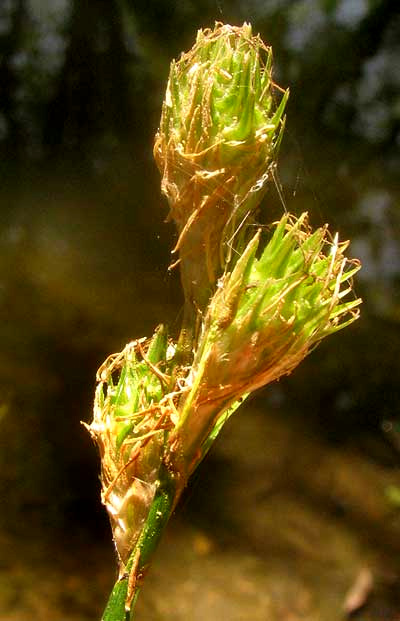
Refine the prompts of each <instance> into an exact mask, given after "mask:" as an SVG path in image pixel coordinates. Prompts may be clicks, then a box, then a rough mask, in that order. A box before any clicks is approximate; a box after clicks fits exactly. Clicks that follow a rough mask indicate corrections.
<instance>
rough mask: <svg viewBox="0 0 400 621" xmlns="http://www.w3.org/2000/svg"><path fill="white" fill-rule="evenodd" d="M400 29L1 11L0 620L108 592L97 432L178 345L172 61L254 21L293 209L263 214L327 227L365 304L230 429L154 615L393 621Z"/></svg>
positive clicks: (86, 0)
mask: <svg viewBox="0 0 400 621" xmlns="http://www.w3.org/2000/svg"><path fill="white" fill-rule="evenodd" d="M398 8H399V7H398V3H397V2H396V1H395V0H386V1H385V0H264V1H261V0H232V2H227V1H224V0H197V1H195V0H181V1H177V2H172V1H167V0H159V1H158V2H157V1H156V0H146V2H143V1H142V0H3V2H2V3H1V4H0V177H1V185H0V317H1V322H0V342H1V347H0V387H1V392H0V497H1V512H0V526H1V533H0V546H1V550H0V558H1V561H0V621H14V620H15V621H25V619H29V620H30V621H32V620H39V619H40V620H45V621H46V620H47V619H52V620H53V621H61V620H62V621H78V620H79V621H89V620H90V619H96V618H99V616H100V611H101V609H102V607H103V604H104V602H105V600H106V597H107V591H108V590H109V588H110V587H111V584H112V581H113V579H114V577H115V566H114V558H113V550H112V545H111V541H110V534H109V527H108V522H107V517H106V515H105V512H104V511H103V509H102V507H101V505H100V501H99V498H98V496H99V482H98V459H97V454H96V451H95V448H94V446H93V445H92V443H91V441H90V438H89V435H88V434H87V433H86V431H85V430H84V428H83V427H82V426H81V425H80V421H81V420H85V421H89V420H90V418H91V407H92V406H91V403H92V397H93V390H94V378H95V373H96V369H97V368H98V367H99V366H100V364H101V363H102V361H103V359H104V358H105V357H106V356H107V355H108V354H109V353H112V352H114V351H119V350H120V349H122V347H123V346H124V345H125V343H126V342H128V341H129V340H131V339H133V338H136V337H140V336H144V335H150V334H151V333H152V331H153V329H154V327H155V326H156V325H157V324H158V323H159V322H161V321H163V322H167V323H168V324H169V325H170V327H171V330H172V331H173V332H174V331H177V330H178V328H179V322H180V320H181V302H182V300H181V293H180V285H179V275H178V274H177V273H172V274H170V273H168V272H167V266H168V264H169V261H170V249H171V248H172V247H173V244H174V240H175V231H174V230H173V228H172V226H171V225H170V224H166V223H165V222H164V220H165V217H166V215H167V207H166V203H165V201H164V199H163V198H162V197H161V194H160V191H159V174H158V171H157V170H156V167H155V164H154V162H153V159H152V144H153V137H154V134H155V131H156V129H157V125H158V121H159V116H160V110H161V103H162V99H163V96H164V91H165V87H166V80H167V76H168V69H169V62H170V60H171V59H172V58H173V57H176V56H178V55H179V54H180V52H181V51H183V50H186V49H188V48H189V47H190V46H191V45H192V43H193V41H194V38H195V34H196V31H197V29H198V28H200V27H207V26H212V25H213V24H214V22H215V20H219V21H224V22H227V23H231V24H241V23H242V22H243V21H250V22H251V23H252V25H253V29H254V32H256V33H257V32H260V34H261V36H262V38H263V39H264V41H265V42H266V43H269V44H271V45H272V46H273V49H274V57H275V80H276V82H277V83H278V84H280V85H282V86H284V87H287V86H289V87H290V90H291V96H290V101H289V105H288V108H287V129H286V135H285V139H284V142H283V145H282V148H281V152H280V162H279V183H278V185H279V184H281V186H282V193H283V196H280V192H279V191H278V189H277V188H276V187H274V186H271V189H270V191H269V193H268V195H267V197H266V199H265V201H264V204H263V213H262V216H261V217H262V218H263V219H267V220H270V219H273V218H276V217H277V216H278V215H279V214H280V213H281V211H282V209H283V208H286V209H288V210H290V211H294V212H295V213H297V214H299V213H300V212H301V211H303V210H308V211H309V213H310V219H311V222H312V223H313V224H314V225H319V224H321V223H324V222H329V223H330V225H331V228H332V230H338V231H339V233H340V236H341V238H350V239H351V240H352V244H351V247H350V255H351V256H356V257H358V258H360V259H361V260H362V263H363V269H362V271H361V272H360V274H359V275H358V276H357V281H356V292H357V294H359V295H361V296H362V297H363V300H364V303H363V306H362V317H361V319H360V320H359V321H358V322H357V323H356V324H354V325H353V326H351V327H350V328H349V329H348V330H345V331H344V332H343V333H339V334H337V335H335V336H333V337H331V338H330V339H328V340H327V342H324V343H323V344H322V345H321V347H319V348H318V349H317V350H316V351H315V352H314V353H313V354H312V355H311V356H310V357H309V358H308V359H307V360H306V361H305V362H304V363H303V364H302V365H301V367H300V368H299V369H297V370H296V372H295V373H294V374H293V375H292V376H291V377H289V378H285V379H284V380H281V381H280V382H279V383H278V384H276V385H273V386H270V387H267V388H266V389H265V390H263V391H261V392H260V393H259V394H258V395H257V396H256V397H255V398H253V399H252V400H251V401H250V403H249V404H248V405H246V406H245V407H243V410H242V411H241V412H240V413H238V414H237V416H236V417H235V418H234V420H232V423H231V424H230V425H229V426H228V428H227V430H226V432H224V434H222V437H221V439H220V440H219V441H218V443H217V446H216V447H215V450H213V452H212V453H211V454H210V456H209V458H208V460H207V461H206V463H205V464H204V466H203V467H202V468H201V470H200V472H199V474H196V475H195V480H194V481H193V483H192V485H191V487H190V490H189V491H188V493H187V495H186V498H185V499H184V500H183V502H182V503H181V505H180V507H179V508H178V511H177V513H178V518H176V519H175V520H174V521H173V523H172V524H171V528H170V530H169V531H168V533H167V535H166V540H165V543H164V544H163V546H162V547H161V549H160V552H159V558H158V559H157V560H156V563H155V567H154V569H153V572H152V573H151V575H150V577H149V583H148V585H147V586H146V587H145V589H144V592H143V599H142V602H141V604H140V606H141V607H139V609H138V619H149V620H153V619H154V620H156V619H159V620H169V619H171V620H172V619H174V620H180V619H182V620H183V619H185V620H186V621H191V620H193V621H197V620H198V619H199V620H200V619H210V621H212V620H213V619H217V618H222V619H224V620H226V621H234V620H238V621H239V620H247V619H252V621H257V620H258V619H260V620H261V619H269V620H272V621H273V620H275V619H279V620H280V621H281V620H283V619H288V620H289V619H290V620H291V621H295V620H296V619H307V620H310V621H314V619H315V620H317V619H321V620H322V621H329V620H330V619H332V620H336V619H341V618H343V615H345V614H346V611H347V613H349V612H351V611H353V614H354V617H355V618H356V619H360V621H366V620H368V619H371V620H372V619H373V620H374V621H380V620H382V621H383V620H384V621H390V620H392V621H399V619H400V596H399V591H400V562H399V560H398V557H399V552H400V537H399V535H400V469H399V453H400V414H399V404H400V392H399V389H398V384H399V377H400V373H399V371H400V355H399V352H400V330H399V327H400V211H399V196H400V184H399V165H400V149H399V146H400V14H399V11H398ZM363 580H364V582H363ZM352 589H353V590H352ZM357 598H358V599H357ZM193 602H195V603H196V605H195V606H194V605H193ZM351 602H353V603H351ZM354 602H355V603H354Z"/></svg>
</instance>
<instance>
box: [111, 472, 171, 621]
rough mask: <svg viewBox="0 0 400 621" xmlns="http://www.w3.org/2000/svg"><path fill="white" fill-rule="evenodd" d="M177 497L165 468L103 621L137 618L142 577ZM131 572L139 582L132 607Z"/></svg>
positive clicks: (125, 620) (130, 620)
mask: <svg viewBox="0 0 400 621" xmlns="http://www.w3.org/2000/svg"><path fill="white" fill-rule="evenodd" d="M175 496H176V491H175V485H174V482H173V479H172V477H171V475H170V473H169V472H168V471H167V470H166V469H165V468H163V473H162V476H161V477H160V485H159V487H158V489H157V492H156V494H155V496H154V500H153V502H152V504H151V507H150V510H149V514H148V516H147V519H146V522H145V524H144V526H143V529H142V532H141V534H140V537H139V539H138V541H137V543H136V546H135V548H134V549H133V551H132V553H131V555H130V557H129V560H128V562H127V564H126V568H125V573H124V575H123V576H122V577H121V578H119V579H118V580H117V582H116V583H115V585H114V587H113V590H112V592H111V595H110V598H109V600H108V603H107V606H106V608H105V610H104V613H103V616H102V621H132V619H133V618H134V617H133V609H134V607H135V604H136V601H137V598H138V595H139V590H140V577H142V576H143V574H144V573H145V571H146V569H147V568H148V565H149V563H150V559H151V556H152V554H153V552H154V550H155V549H156V547H157V544H158V542H159V540H160V538H161V535H162V532H163V530H164V527H165V526H166V524H167V522H168V520H169V517H170V515H171V513H172V510H173V507H174V503H175ZM138 556H139V559H138ZM135 567H136V569H135ZM132 571H133V572H134V577H135V579H136V580H137V583H136V585H135V587H134V593H133V597H132V601H131V604H130V606H129V604H128V603H127V602H128V598H130V595H131V594H130V593H129V592H128V591H129V584H130V578H131V573H132Z"/></svg>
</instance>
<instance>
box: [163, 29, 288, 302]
mask: <svg viewBox="0 0 400 621" xmlns="http://www.w3.org/2000/svg"><path fill="white" fill-rule="evenodd" d="M271 61H272V55H271V49H270V48H269V47H268V46H266V45H265V44H264V43H263V42H262V40H261V39H260V37H259V36H253V35H252V30H251V26H250V24H246V23H245V24H243V26H242V27H233V26H229V25H221V24H216V26H215V28H214V29H213V30H209V29H206V30H204V31H199V33H198V36H197V39H196V43H195V45H194V47H193V48H192V49H191V50H190V51H189V52H187V53H186V54H183V55H182V56H181V58H180V59H179V60H177V61H175V62H174V63H172V65H171V72H170V77H169V82H168V86H167V92H166V99H165V102H166V104H164V106H163V112H162V117H161V123H160V130H159V132H158V134H157V136H156V141H155V146H154V155H155V158H156V162H157V164H158V166H159V169H160V171H161V174H162V190H163V192H164V194H166V196H167V198H168V201H169V206H170V215H171V217H172V219H173V220H174V221H175V223H176V226H177V228H178V233H179V236H180V243H179V253H180V258H181V266H182V270H181V275H182V282H183V287H184V292H185V297H186V300H187V302H188V303H189V304H194V305H195V306H196V308H200V309H204V308H205V306H206V304H207V302H208V299H209V298H210V296H211V295H212V293H213V291H214V288H215V284H216V281H217V279H218V277H219V276H220V275H221V274H222V272H223V271H224V268H225V263H226V261H227V260H228V259H230V258H231V257H232V254H231V246H232V244H235V243H237V245H238V247H239V248H240V247H241V246H243V242H242V241H240V235H239V236H237V231H240V232H244V229H242V228H241V227H240V224H241V222H243V221H244V220H245V221H246V223H248V222H249V221H250V220H251V216H252V214H253V213H254V210H255V208H256V207H257V205H258V204H259V202H260V200H261V199H262V197H263V195H264V193H265V190H266V184H265V183H264V180H266V179H267V177H268V174H267V173H268V170H269V169H270V167H271V165H272V163H273V162H274V159H275V158H276V154H277V146H278V144H279V141H280V133H281V127H282V123H283V114H284V108H285V104H286V100H287V95H288V93H287V92H286V93H285V95H284V96H283V98H282V99H281V102H280V104H279V105H278V107H277V108H276V110H271V102H272V101H273V99H274V98H275V97H273V93H274V92H275V91H277V88H276V87H275V85H274V83H273V81H272V78H271ZM260 180H263V181H262V182H261V181H260ZM254 188H257V191H255V190H254ZM228 223H229V226H227V225H228ZM236 237H238V239H236ZM183 263H185V265H183Z"/></svg>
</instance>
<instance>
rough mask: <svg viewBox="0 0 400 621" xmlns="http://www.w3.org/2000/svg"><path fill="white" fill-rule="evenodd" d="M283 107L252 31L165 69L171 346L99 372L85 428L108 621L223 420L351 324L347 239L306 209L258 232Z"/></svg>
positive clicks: (162, 156)
mask: <svg viewBox="0 0 400 621" xmlns="http://www.w3.org/2000/svg"><path fill="white" fill-rule="evenodd" d="M287 98H288V91H285V90H283V89H281V88H280V87H278V86H277V85H276V84H275V83H274V81H273V78H272V51H271V48H270V47H268V46H266V45H265V44H264V43H263V41H262V40H261V38H260V37H259V36H254V35H253V34H252V29H251V26H250V25H249V24H246V23H245V24H243V26H241V27H233V26H229V25H223V24H216V25H215V27H214V29H206V30H200V31H199V32H198V34H197V39H196V42H195V44H194V46H193V48H192V49H191V50H190V51H189V52H187V53H185V54H182V56H181V57H180V59H179V60H177V61H172V63H171V69H170V75H169V80H168V85H167V89H166V95H165V100H164V103H163V108H162V115H161V121H160V127H159V130H158V133H157V135H156V138H155V145H154V155H155V160H156V163H157V165H158V168H159V170H160V173H161V179H162V180H161V188H162V191H163V193H164V194H165V196H166V197H167V200H168V205H169V217H170V218H171V219H172V220H173V221H174V222H175V224H176V228H177V243H176V245H175V247H174V249H173V251H172V252H173V255H174V259H173V265H179V268H180V274H181V281H182V287H183V292H184V300H185V302H184V304H185V309H184V314H183V324H182V329H181V332H180V334H179V335H178V337H177V338H176V339H174V338H173V337H172V336H171V335H170V334H169V333H168V330H167V328H166V327H165V326H163V325H161V326H159V327H158V328H157V329H156V331H155V333H154V335H153V336H152V337H151V338H142V339H138V340H135V341H133V342H131V343H129V344H128V345H127V346H126V347H125V348H124V349H123V351H122V352H120V353H117V354H113V355H111V356H110V357H109V358H108V359H107V360H106V361H105V362H104V364H103V365H102V366H101V367H100V369H99V371H98V374H97V381H98V385H97V389H96V395H95V403H94V416H93V422H92V423H91V425H90V426H88V428H89V431H90V433H91V435H92V437H93V439H94V440H95V442H96V443H97V445H98V447H99V451H100V456H101V482H102V502H103V503H104V505H105V507H106V508H107V511H108V514H109V517H110V521H111V526H112V532H113V539H114V543H115V548H116V552H117V555H118V563H119V575H118V579H117V581H116V583H115V586H114V588H113V590H112V593H111V595H110V599H109V602H108V604H107V606H106V609H105V611H104V614H103V617H102V620H103V621H129V620H131V619H133V618H134V606H135V602H136V600H137V597H138V594H139V590H140V587H141V585H142V582H143V578H144V576H145V574H146V571H147V569H148V567H149V564H150V562H151V558H152V554H153V551H154V549H155V547H156V545H157V543H158V541H159V539H160V537H161V535H162V532H163V529H164V527H165V525H166V523H167V522H168V519H169V517H170V515H171V513H172V511H173V510H174V508H175V506H176V504H177V501H178V499H179V497H180V495H181V493H182V491H183V489H184V488H185V486H186V485H187V482H188V479H189V477H190V475H191V474H192V472H193V471H194V470H195V469H196V467H197V466H198V464H199V463H200V462H201V460H202V459H203V458H204V456H205V455H206V453H207V452H208V450H209V449H210V447H211V445H212V443H213V441H214V440H215V438H216V437H217V435H218V433H219V432H220V430H221V428H222V426H223V425H224V423H225V422H226V420H227V419H228V418H229V417H230V416H231V415H232V414H233V412H235V410H236V409H237V408H238V407H239V405H240V404H241V403H242V402H243V400H244V399H245V398H246V397H247V396H248V395H249V394H250V393H251V392H252V391H254V390H256V389H257V388H259V387H261V386H264V385H266V384H268V383H270V382H272V381H274V380H276V379H278V378H280V377H281V376H283V375H287V374H289V373H291V371H293V369H294V368H295V367H296V366H297V365H298V364H299V363H300V362H301V361H302V360H303V358H305V356H307V354H308V353H309V352H310V351H311V350H312V349H313V348H314V347H315V346H316V345H317V344H318V343H319V342H320V341H321V340H322V339H323V338H324V337H325V336H328V335H329V334H332V333H334V332H337V331H338V330H341V329H342V328H344V327H345V326H347V325H349V324H350V323H352V322H353V321H354V320H355V319H356V318H357V317H358V314H359V308H358V307H359V304H360V302H361V300H360V299H357V298H355V296H354V295H351V292H352V277H353V275H354V274H355V273H356V272H357V271H358V269H359V267H360V264H359V262H358V261H357V260H355V259H348V258H346V256H345V252H346V250H347V247H348V242H347V241H344V242H342V241H339V239H338V236H337V235H331V234H330V233H329V231H328V227H327V226H322V227H319V228H317V229H316V230H312V229H311V227H310V224H309V222H308V216H307V214H306V213H303V214H301V215H300V216H299V217H296V216H295V215H291V214H289V213H287V212H285V213H284V214H283V215H282V217H281V218H280V220H279V221H278V222H273V223H271V224H270V225H269V226H268V227H266V228H265V227H259V226H257V222H256V209H257V208H258V207H259V205H260V202H261V200H262V199H263V197H264V195H265V192H266V190H267V188H268V185H269V183H270V180H271V179H272V178H273V172H274V167H275V166H276V157H277V152H278V148H279V144H280V142H281V139H282V133H283V129H284V124H285V116H284V112H285V104H286V101H287Z"/></svg>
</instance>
